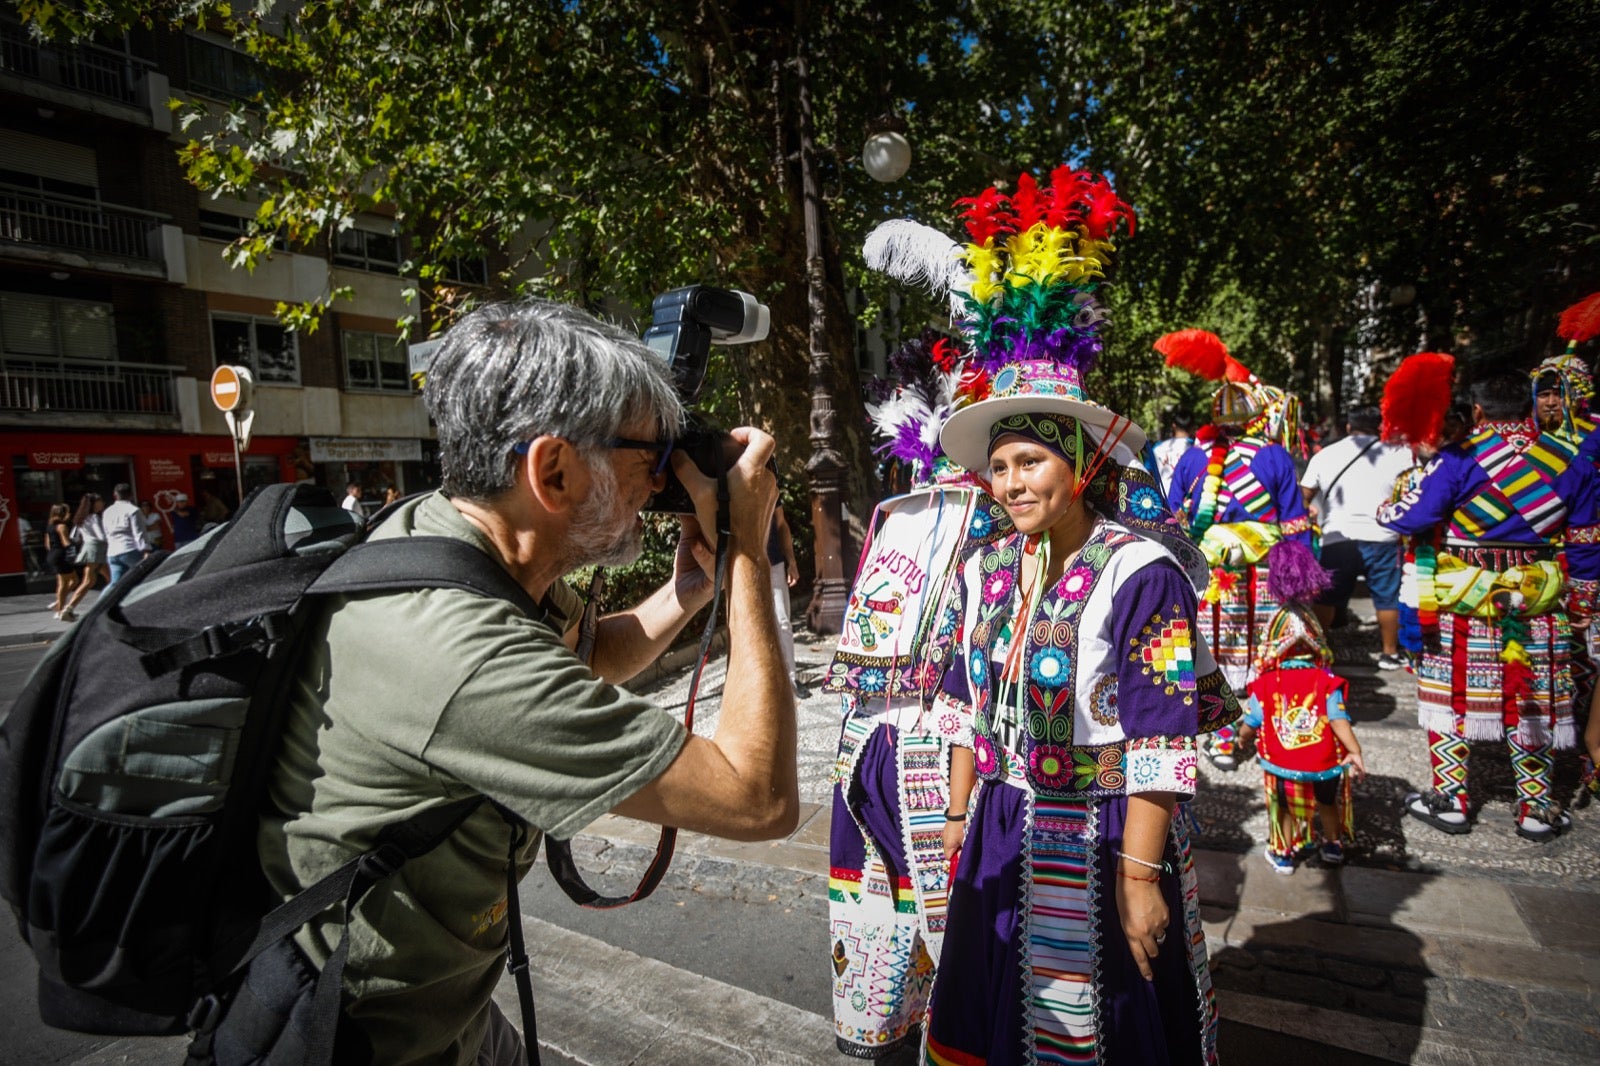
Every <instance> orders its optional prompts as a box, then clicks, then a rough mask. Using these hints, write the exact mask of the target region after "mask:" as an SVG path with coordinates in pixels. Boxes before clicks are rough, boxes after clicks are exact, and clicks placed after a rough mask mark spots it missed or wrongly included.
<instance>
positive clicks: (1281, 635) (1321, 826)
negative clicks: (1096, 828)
mask: <svg viewBox="0 0 1600 1066" xmlns="http://www.w3.org/2000/svg"><path fill="white" fill-rule="evenodd" d="M1321 454H1324V455H1326V454H1327V453H1326V452H1323V453H1321ZM1332 662H1333V652H1332V650H1331V649H1329V647H1328V642H1327V639H1326V638H1325V637H1324V636H1323V633H1322V627H1321V626H1320V625H1319V624H1318V623H1317V619H1316V616H1315V615H1314V614H1312V613H1311V612H1310V611H1308V610H1307V609H1306V608H1305V607H1302V606H1288V607H1283V608H1280V609H1279V610H1278V613H1277V614H1275V615H1273V616H1272V621H1271V622H1269V623H1268V624H1267V631H1266V639H1265V643H1264V645H1263V646H1262V651H1261V656H1260V668H1259V670H1258V671H1257V674H1256V678H1255V680H1254V681H1251V682H1250V687H1249V689H1248V690H1247V691H1248V694H1249V701H1248V704H1247V706H1246V709H1245V714H1244V720H1243V724H1241V725H1240V727H1239V741H1240V743H1241V744H1243V745H1248V744H1250V743H1251V741H1252V740H1254V741H1255V744H1256V761H1257V762H1258V763H1260V765H1261V771H1262V785H1263V787H1264V788H1265V790H1266V795H1267V835H1268V839H1267V847H1266V857H1267V864H1268V865H1269V866H1271V867H1272V868H1273V870H1275V871H1276V872H1278V873H1281V874H1292V873H1294V868H1295V864H1296V863H1297V862H1299V861H1300V859H1301V858H1303V857H1304V856H1305V855H1306V854H1308V853H1309V852H1310V851H1311V849H1312V848H1313V847H1314V846H1315V845H1316V843H1317V839H1318V835H1319V830H1320V838H1321V856H1322V861H1323V863H1325V864H1326V865H1329V866H1338V865H1340V864H1341V863H1343V862H1344V857H1345V842H1346V841H1347V840H1348V839H1349V838H1350V837H1351V836H1352V835H1353V834H1354V832H1355V821H1354V816H1353V813H1352V810H1351V803H1350V772H1351V771H1352V770H1353V771H1354V772H1355V773H1356V775H1357V776H1358V777H1361V778H1364V777H1366V776H1367V767H1366V763H1365V762H1364V761H1363V760H1362V758H1361V744H1360V743H1359V742H1358V741H1357V740H1356V733H1355V728H1354V727H1353V726H1352V724H1351V722H1350V715H1349V712H1348V711H1346V710H1345V698H1346V696H1347V695H1348V694H1349V688H1348V686H1347V685H1346V684H1345V682H1344V680H1343V679H1342V678H1339V677H1337V676H1335V675H1334V673H1333V671H1331V670H1330V669H1328V667H1329V665H1330V664H1331V663H1332Z"/></svg>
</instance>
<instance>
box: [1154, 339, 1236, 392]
mask: <svg viewBox="0 0 1600 1066" xmlns="http://www.w3.org/2000/svg"><path fill="white" fill-rule="evenodd" d="M1154 348H1155V350H1156V351H1158V352H1160V353H1161V354H1162V355H1164V356H1166V357H1167V365H1168V366H1174V367H1177V368H1178V369H1179V370H1187V371H1188V372H1189V373H1191V374H1194V375H1195V376H1196V377H1202V378H1205V379H1206V380H1207V381H1216V380H1217V379H1218V378H1220V377H1222V375H1223V374H1224V373H1225V372H1226V371H1227V368H1228V358H1229V356H1228V346H1227V345H1225V344H1223V343H1222V338H1221V337H1218V336H1217V335H1216V334H1215V333H1210V332H1208V331H1206V330H1203V329H1180V330H1178V331H1177V332H1176V333H1168V334H1167V335H1166V336H1164V337H1161V338H1159V339H1158V340H1157V341H1156V343H1155V345H1154Z"/></svg>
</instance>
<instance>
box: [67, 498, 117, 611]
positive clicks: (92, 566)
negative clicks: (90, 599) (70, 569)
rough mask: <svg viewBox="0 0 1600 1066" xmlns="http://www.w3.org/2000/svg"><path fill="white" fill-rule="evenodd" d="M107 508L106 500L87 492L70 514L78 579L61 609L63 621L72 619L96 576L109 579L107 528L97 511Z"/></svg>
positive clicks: (92, 586) (93, 583) (93, 584)
mask: <svg viewBox="0 0 1600 1066" xmlns="http://www.w3.org/2000/svg"><path fill="white" fill-rule="evenodd" d="M105 509H106V502H105V500H103V499H101V498H100V494H99V493H97V492H86V493H84V494H83V499H81V500H79V501H78V510H77V511H76V512H74V514H73V516H72V532H73V539H74V540H76V541H77V542H78V557H77V559H76V560H75V561H76V562H77V564H78V569H79V578H78V587H77V588H76V589H75V590H74V591H73V593H72V599H70V600H68V601H67V606H66V607H65V608H64V609H63V610H62V612H61V618H62V620H63V621H66V622H70V621H72V619H73V617H74V615H73V608H74V607H76V606H78V604H79V603H80V602H82V600H83V598H84V597H85V596H87V595H88V594H89V590H90V589H92V588H94V586H95V578H96V577H97V576H103V577H104V578H105V579H106V580H107V581H110V580H111V572H110V570H109V569H108V568H107V566H106V527H105V525H104V524H103V523H102V522H101V521H100V512H102V511H104V510H105Z"/></svg>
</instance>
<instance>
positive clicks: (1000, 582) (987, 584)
mask: <svg viewBox="0 0 1600 1066" xmlns="http://www.w3.org/2000/svg"><path fill="white" fill-rule="evenodd" d="M1013 584H1015V579H1014V578H1013V577H1012V576H1011V571H1010V570H996V571H995V572H994V573H992V574H990V575H989V576H988V577H986V578H984V579H983V602H984V603H1002V602H1004V601H1005V598H1006V597H1007V596H1009V595H1011V587H1012V585H1013Z"/></svg>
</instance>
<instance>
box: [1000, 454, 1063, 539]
mask: <svg viewBox="0 0 1600 1066" xmlns="http://www.w3.org/2000/svg"><path fill="white" fill-rule="evenodd" d="M989 479H990V482H991V486H992V491H993V495H994V498H995V499H996V500H997V501H999V503H1000V506H1002V507H1004V508H1005V509H1006V514H1008V515H1010V516H1011V521H1012V523H1013V524H1014V525H1015V526H1016V527H1017V532H1019V533H1023V534H1029V535H1031V534H1034V533H1043V532H1044V531H1045V530H1048V529H1051V528H1053V527H1054V526H1055V525H1056V524H1057V523H1058V522H1060V521H1061V519H1062V518H1063V517H1064V516H1065V515H1066V514H1067V512H1069V511H1070V510H1072V508H1073V507H1074V506H1075V505H1076V501H1074V500H1073V498H1072V490H1073V488H1074V487H1075V482H1074V479H1073V473H1072V467H1071V465H1069V464H1068V463H1067V461H1066V460H1065V459H1063V458H1061V456H1059V455H1057V454H1056V453H1055V452H1053V451H1051V450H1050V449H1049V448H1046V447H1045V446H1044V445H1042V444H1040V443H1038V442H1037V441H1032V440H1029V439H1028V438H1027V437H1019V436H1017V435H1016V434H1014V433H1007V434H1005V435H1004V436H1002V437H1001V438H1000V439H999V440H998V441H996V442H995V446H994V447H993V448H992V449H990V451H989Z"/></svg>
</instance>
